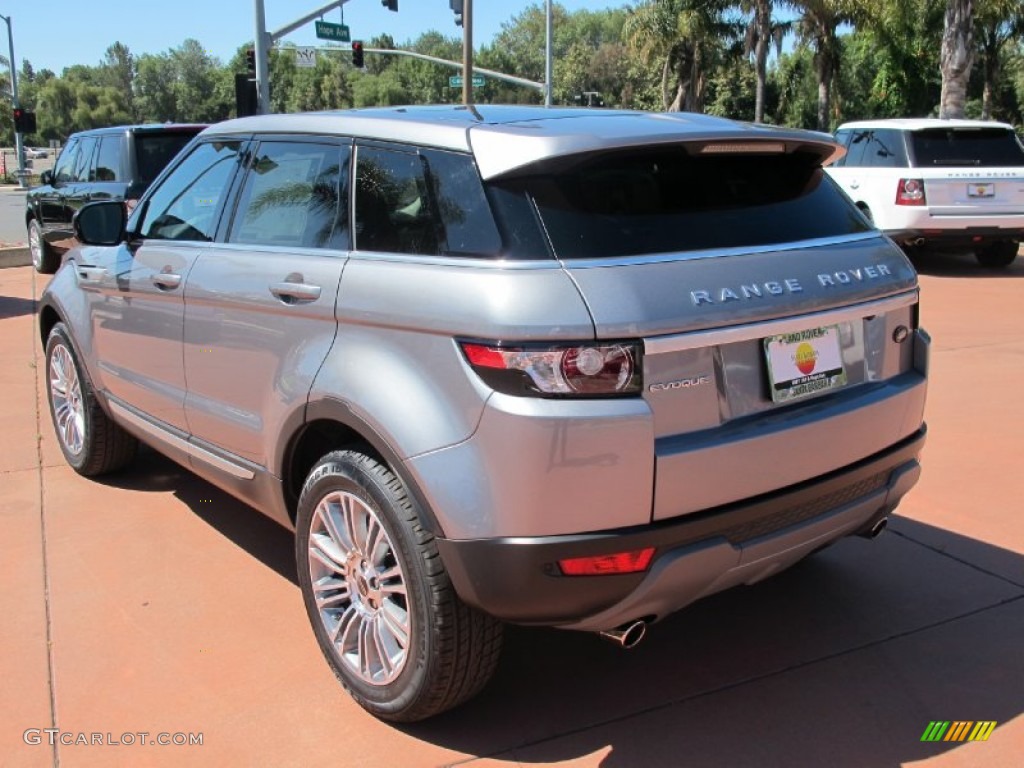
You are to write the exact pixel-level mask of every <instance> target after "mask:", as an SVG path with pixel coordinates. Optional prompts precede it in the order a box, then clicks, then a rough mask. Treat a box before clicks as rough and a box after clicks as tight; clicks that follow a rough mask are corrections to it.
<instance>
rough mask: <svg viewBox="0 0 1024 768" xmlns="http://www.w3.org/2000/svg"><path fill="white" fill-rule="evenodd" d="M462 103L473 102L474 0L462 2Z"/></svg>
mask: <svg viewBox="0 0 1024 768" xmlns="http://www.w3.org/2000/svg"><path fill="white" fill-rule="evenodd" d="M462 103H463V104H466V105H467V106H468V105H470V104H472V103H473V0H464V2H463V4H462Z"/></svg>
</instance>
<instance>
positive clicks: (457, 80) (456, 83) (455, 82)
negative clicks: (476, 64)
mask: <svg viewBox="0 0 1024 768" xmlns="http://www.w3.org/2000/svg"><path fill="white" fill-rule="evenodd" d="M484 82H485V81H484V76H483V75H473V87H474V88H479V87H480V86H482V85H483V84H484ZM462 83H463V79H462V75H452V76H451V77H449V78H448V87H449V88H461V87H462Z"/></svg>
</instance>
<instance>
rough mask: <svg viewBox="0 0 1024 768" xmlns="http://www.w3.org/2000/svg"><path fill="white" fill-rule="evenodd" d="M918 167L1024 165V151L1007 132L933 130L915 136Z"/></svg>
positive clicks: (982, 129) (996, 129)
mask: <svg viewBox="0 0 1024 768" xmlns="http://www.w3.org/2000/svg"><path fill="white" fill-rule="evenodd" d="M911 143H912V146H913V150H914V161H915V165H917V166H920V167H931V166H945V167H952V168H958V167H964V168H977V167H981V168H993V167H997V166H1021V165H1024V149H1022V148H1021V145H1020V142H1019V141H1017V137H1016V136H1015V135H1014V133H1013V131H1009V130H1007V129H1005V128H972V129H964V128H957V129H952V128H929V129H928V130H924V131H915V132H914V133H913V134H912V135H911Z"/></svg>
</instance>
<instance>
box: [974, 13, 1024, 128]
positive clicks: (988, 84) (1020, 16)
mask: <svg viewBox="0 0 1024 768" xmlns="http://www.w3.org/2000/svg"><path fill="white" fill-rule="evenodd" d="M1021 35H1024V2H1021V0H977V2H976V3H975V5H974V39H975V42H976V44H977V55H978V57H979V58H980V60H981V70H982V74H983V78H984V84H983V88H982V106H981V118H982V119H983V120H991V119H992V117H993V114H994V113H995V111H996V104H995V101H996V94H997V91H998V90H999V80H1000V77H1001V75H1002V71H1003V63H1004V59H1005V58H1006V55H1005V53H1006V47H1007V44H1008V43H1010V42H1011V41H1013V40H1019V39H1020V37H1021Z"/></svg>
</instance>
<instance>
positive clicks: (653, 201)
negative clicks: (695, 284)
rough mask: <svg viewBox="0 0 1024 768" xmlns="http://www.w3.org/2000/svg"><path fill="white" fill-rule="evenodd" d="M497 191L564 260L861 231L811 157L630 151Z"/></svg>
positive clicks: (500, 184)
mask: <svg viewBox="0 0 1024 768" xmlns="http://www.w3.org/2000/svg"><path fill="white" fill-rule="evenodd" d="M494 186H495V187H496V188H497V189H496V190H495V191H496V192H497V194H496V198H497V200H496V201H497V202H500V204H501V205H502V206H507V205H511V206H514V207H516V208H520V207H522V206H524V205H526V206H528V204H529V201H531V200H532V201H533V202H534V203H535V204H536V206H537V211H539V213H540V217H541V220H542V222H543V225H544V230H545V233H546V234H547V236H548V239H549V241H550V244H551V246H552V247H553V248H554V251H555V255H556V256H557V257H558V258H562V259H583V258H609V257H610V258H614V257H620V256H639V255H647V254H655V253H674V252H684V251H697V250H707V249H721V248H751V247H758V246H764V245H775V244H779V243H787V242H798V241H802V240H810V239H815V238H824V237H835V236H842V235H849V234H854V233H858V232H865V231H867V230H868V226H867V225H866V223H865V222H864V220H863V218H862V217H861V216H860V215H859V214H858V212H857V211H856V210H855V209H854V208H853V206H852V205H851V204H850V203H849V202H848V201H847V200H846V198H845V197H844V196H843V195H842V193H841V192H839V190H838V189H837V188H836V187H835V186H834V184H833V183H832V181H831V179H829V178H828V177H827V176H826V175H825V174H824V172H823V171H822V170H821V167H820V165H819V161H818V158H817V156H815V155H812V154H809V153H795V154H786V155H714V156H693V155H690V154H688V153H687V152H686V151H685V150H684V149H682V148H671V149H658V150H648V151H635V150H631V151H628V152H617V153H613V154H601V155H600V156H596V157H592V158H590V159H588V160H585V161H583V162H582V163H580V164H578V165H577V166H575V167H572V168H567V169H563V170H561V171H559V172H557V173H551V174H548V175H536V176H531V177H527V178H520V179H515V180H509V181H504V182H498V183H496V184H495V185H494ZM492 194H493V193H492ZM524 201H526V202H524ZM504 218H505V219H506V220H507V219H508V218H510V217H509V216H508V215H507V213H506V216H505V217H504ZM514 218H516V219H519V220H522V219H523V218H524V216H523V215H522V212H521V213H520V215H519V216H515V217H514Z"/></svg>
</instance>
